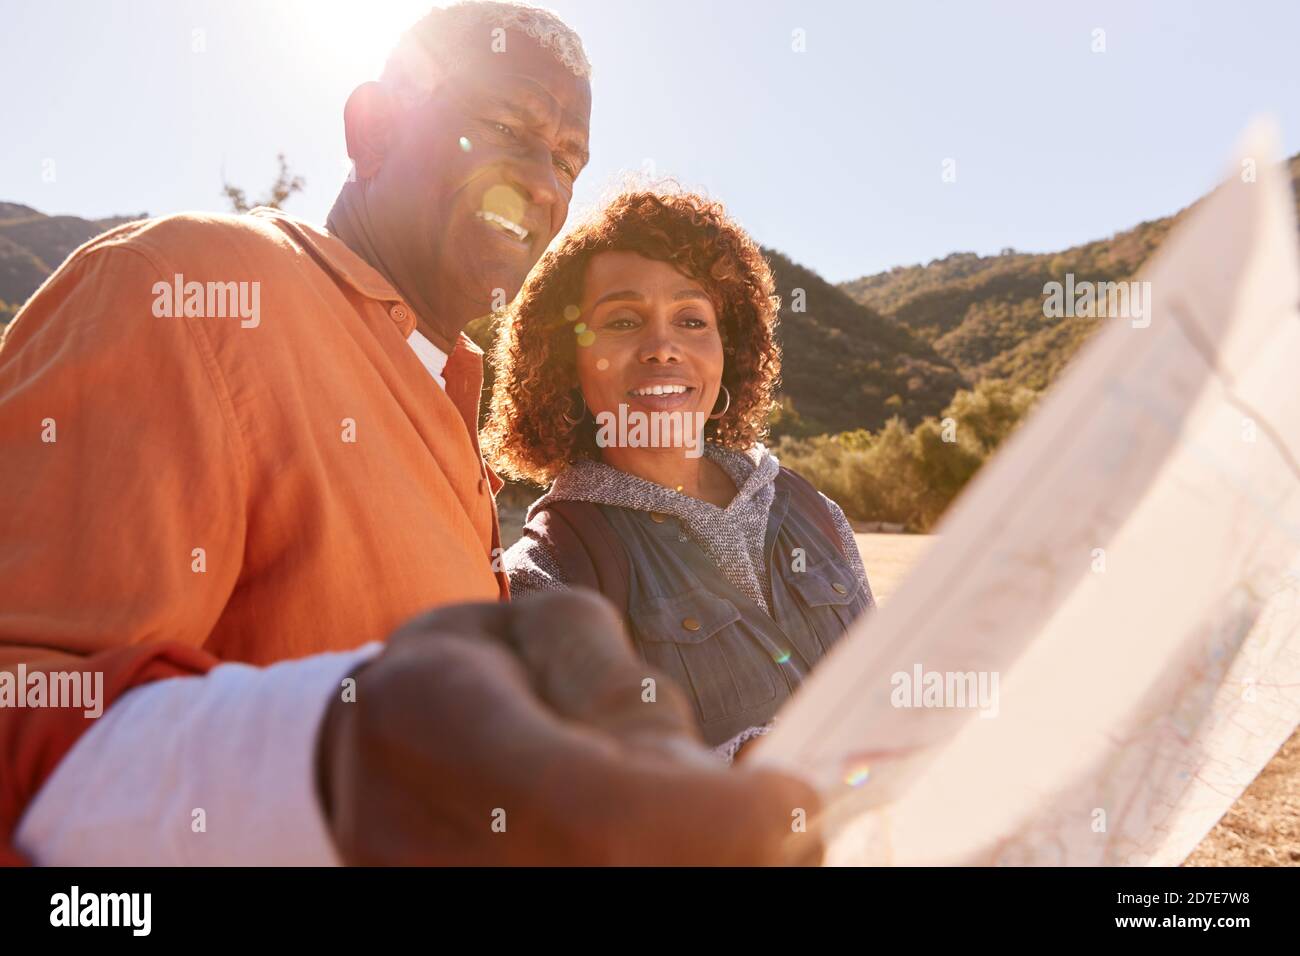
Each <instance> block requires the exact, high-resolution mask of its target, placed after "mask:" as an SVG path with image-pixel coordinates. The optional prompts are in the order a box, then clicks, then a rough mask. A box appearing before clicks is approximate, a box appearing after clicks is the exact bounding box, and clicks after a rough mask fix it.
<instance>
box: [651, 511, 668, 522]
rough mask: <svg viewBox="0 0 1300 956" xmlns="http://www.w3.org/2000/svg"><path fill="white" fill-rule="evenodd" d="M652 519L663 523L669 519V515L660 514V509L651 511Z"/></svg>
mask: <svg viewBox="0 0 1300 956" xmlns="http://www.w3.org/2000/svg"><path fill="white" fill-rule="evenodd" d="M650 520H651V521H653V522H654V523H655V524H663V523H664V522H665V521H667V520H668V516H667V515H665V514H660V513H659V512H658V511H652V512H650Z"/></svg>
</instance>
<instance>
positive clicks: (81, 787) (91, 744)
mask: <svg viewBox="0 0 1300 956" xmlns="http://www.w3.org/2000/svg"><path fill="white" fill-rule="evenodd" d="M382 647H383V645H382V644H380V643H378V642H374V643H371V644H367V645H365V646H364V647H360V648H357V649H356V650H352V651H346V652H343V653H335V654H319V655H316V656H314V657H306V658H301V659H299V660H293V661H284V662H282V663H279V664H274V665H272V666H270V667H264V668H263V667H251V666H249V665H247V664H221V665H218V666H217V667H214V668H213V669H212V670H211V671H209V672H208V673H207V674H205V675H203V676H201V677H176V678H172V679H169V680H162V681H157V682H155V683H152V684H146V685H144V686H142V687H138V688H136V689H134V690H132V691H130V692H128V693H127V694H125V695H124V696H123V697H122V698H121V699H120V700H118V701H117V702H116V703H114V704H113V705H112V706H111V707H110V708H109V709H108V710H107V711H106V712H105V714H104V715H103V716H102V717H100V718H99V719H98V720H97V721H96V722H95V726H94V727H92V728H90V729H89V730H88V731H86V733H84V734H83V735H82V736H81V739H80V740H78V741H77V743H76V744H75V745H74V746H73V748H72V749H71V750H70V751H69V752H68V753H67V754H66V755H65V756H64V758H63V760H62V761H61V762H60V763H59V765H58V766H57V767H56V768H55V770H54V772H53V773H52V774H51V775H50V777H49V779H48V780H47V781H46V782H45V785H44V786H43V787H42V788H41V790H40V792H39V793H37V795H36V797H35V799H34V800H32V802H31V803H30V804H29V805H28V808H27V811H26V813H25V814H24V816H23V818H22V820H21V821H20V822H19V825H18V830H17V833H16V834H15V846H16V847H17V848H18V849H19V851H20V852H22V853H24V854H25V855H26V856H27V858H28V859H30V860H32V861H33V862H34V863H36V864H38V865H43V866H109V865H116V866H135V865H142V866H225V865H241V866H260V865H273V866H327V865H337V864H338V862H339V859H338V855H337V852H336V851H335V849H334V844H333V841H332V840H331V838H330V835H329V832H328V830H327V828H326V824H325V820H324V816H323V814H322V813H321V807H320V801H319V798H318V797H317V793H316V767H315V753H316V736H317V732H318V729H319V726H320V722H321V718H322V717H323V716H324V714H325V710H326V708H327V706H328V705H329V703H330V702H331V701H332V700H333V699H334V695H335V694H340V693H342V681H343V679H344V678H345V677H346V676H347V675H348V673H349V672H350V671H351V670H353V668H355V667H356V666H358V665H359V664H360V663H361V662H363V661H365V660H367V659H369V658H371V657H373V656H374V655H375V654H377V653H378V652H379V650H380V649H381V648H382Z"/></svg>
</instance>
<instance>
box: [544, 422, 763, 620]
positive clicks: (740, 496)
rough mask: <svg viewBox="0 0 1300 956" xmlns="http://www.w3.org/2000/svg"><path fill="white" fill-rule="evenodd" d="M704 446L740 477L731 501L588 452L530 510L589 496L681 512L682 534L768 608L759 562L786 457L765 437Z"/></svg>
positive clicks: (594, 500)
mask: <svg viewBox="0 0 1300 956" xmlns="http://www.w3.org/2000/svg"><path fill="white" fill-rule="evenodd" d="M704 454H705V455H707V456H708V457H709V458H710V459H712V460H713V461H714V462H716V463H717V464H718V465H719V466H720V467H721V468H722V469H723V470H724V471H726V473H727V475H728V476H729V477H730V478H731V480H732V481H733V482H734V483H735V485H736V488H737V492H736V497H735V498H734V499H732V501H731V503H730V504H728V505H727V507H725V508H719V507H718V506H717V505H715V504H712V503H711V502H708V501H703V500H701V499H699V498H692V497H690V496H689V495H684V494H681V493H680V492H677V491H674V490H673V489H672V488H668V487H665V486H664V485H658V484H655V483H654V482H652V481H647V480H646V479H644V478H638V477H637V476H636V475H631V474H628V473H627V472H625V471H619V470H618V469H617V468H612V467H610V466H609V465H606V464H604V463H603V462H598V461H590V460H585V459H584V460H582V461H578V462H576V463H574V464H573V465H570V466H569V467H568V468H566V469H565V470H564V471H562V472H561V473H560V474H559V475H558V476H557V477H556V479H555V481H554V482H553V483H552V484H551V487H550V489H549V490H547V492H546V493H545V494H544V495H542V496H541V497H540V498H538V499H537V500H536V501H535V502H533V504H532V506H531V507H530V508H529V509H528V518H529V520H531V519H532V517H533V515H534V514H536V513H537V511H538V510H539V509H540V508H543V507H545V506H546V504H547V503H549V502H552V501H587V502H591V503H592V504H600V505H614V506H616V507H620V508H629V509H632V510H635V511H647V512H659V513H660V514H666V515H671V516H672V517H674V518H677V519H678V522H679V529H680V530H679V535H680V536H681V538H682V540H683V541H685V540H687V538H688V537H689V538H690V539H692V540H694V541H695V543H696V544H698V545H699V546H700V547H701V548H703V549H704V552H705V553H706V554H708V555H709V556H710V557H711V558H712V559H713V560H714V561H715V562H716V563H717V565H718V567H719V569H720V570H721V571H722V573H723V575H724V576H725V577H726V578H727V580H728V582H730V583H731V584H732V585H733V586H735V587H736V588H738V589H740V590H741V591H743V592H744V593H745V594H747V595H748V596H749V597H750V598H752V599H753V600H754V602H755V603H757V604H758V605H759V606H760V607H762V608H763V609H764V610H767V609H768V608H770V606H771V604H770V584H769V582H768V581H767V575H766V573H760V569H762V568H763V539H764V537H765V536H766V533H767V521H768V515H769V513H770V512H771V509H772V500H773V496H774V494H775V491H776V486H775V484H774V482H775V481H776V476H777V473H778V472H779V471H780V467H781V466H780V462H778V461H777V459H776V456H775V455H773V454H772V453H771V452H769V451H768V450H767V449H766V448H765V447H764V446H763V445H762V444H755V445H754V446H753V447H751V448H750V449H749V450H748V451H743V452H742V451H734V450H731V449H727V448H722V447H720V446H717V445H709V444H706V445H705V446H704ZM769 613H770V612H769Z"/></svg>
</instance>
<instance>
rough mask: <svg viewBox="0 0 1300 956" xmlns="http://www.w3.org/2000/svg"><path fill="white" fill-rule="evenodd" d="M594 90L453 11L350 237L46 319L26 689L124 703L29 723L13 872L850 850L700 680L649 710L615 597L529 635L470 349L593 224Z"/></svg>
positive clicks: (124, 244) (389, 110)
mask: <svg viewBox="0 0 1300 956" xmlns="http://www.w3.org/2000/svg"><path fill="white" fill-rule="evenodd" d="M589 72H590V71H589V67H588V63H587V59H586V56H585V53H584V52H583V49H582V45H581V43H580V41H579V39H578V37H577V36H576V35H575V34H574V33H573V32H572V31H571V30H570V29H568V28H567V27H566V26H565V25H564V24H563V23H561V22H560V21H559V20H558V19H557V18H555V17H554V16H553V15H551V14H548V13H546V12H543V11H540V10H537V9H534V8H529V7H522V6H516V5H513V4H502V3H465V4H458V5H456V6H453V7H450V8H448V9H446V10H435V11H434V12H433V13H431V14H430V15H429V16H428V17H426V18H425V19H423V20H422V21H421V22H420V23H418V24H416V25H415V26H414V27H413V28H412V29H411V30H410V31H409V32H408V34H407V35H406V36H405V37H404V38H403V40H402V41H401V43H400V44H399V46H398V48H397V50H396V51H395V53H394V55H393V56H392V58H391V59H390V61H389V63H388V64H387V66H386V67H385V70H384V73H383V75H382V77H381V80H380V81H379V82H377V83H367V84H364V85H363V86H362V87H360V88H359V89H358V90H357V91H356V92H354V93H353V95H352V96H351V98H350V99H349V101H348V103H347V106H346V108H345V110H344V125H345V128H346V135H347V146H348V153H349V155H350V156H351V157H352V159H353V161H354V166H355V172H356V175H355V177H354V178H353V179H352V180H351V181H349V182H348V183H346V184H345V185H344V187H343V189H342V191H341V193H340V195H339V197H338V200H337V202H336V204H335V206H334V209H333V210H332V212H331V213H330V216H329V220H328V224H327V228H325V229H319V228H316V227H314V226H311V225H309V224H307V223H305V222H302V221H300V220H298V219H295V218H293V217H290V216H287V215H285V214H283V213H280V212H277V211H274V210H258V211H255V212H253V213H251V214H249V215H247V216H242V217H223V216H208V215H179V216H168V217H164V218H161V219H154V220H147V221H143V222H136V223H131V224H128V225H124V226H121V227H119V228H117V229H115V230H113V231H111V232H109V233H106V234H105V235H103V236H100V237H98V238H96V239H94V240H92V241H91V242H89V243H87V244H86V245H85V246H83V247H82V248H81V249H79V250H78V251H77V252H76V253H74V254H73V255H72V256H71V257H70V258H69V259H68V261H67V262H65V263H64V264H63V266H62V267H61V268H60V269H59V270H58V272H56V273H55V274H54V275H53V276H52V277H51V278H50V279H49V280H48V281H47V282H46V283H45V285H43V286H42V287H41V289H40V290H39V291H38V292H37V293H36V294H35V295H34V296H33V298H32V299H31V300H30V301H29V302H28V303H27V305H26V306H25V307H24V308H23V310H22V311H21V312H19V314H18V316H17V317H16V318H15V320H14V322H13V323H12V326H11V327H10V329H9V330H8V333H7V336H6V340H5V341H4V343H3V345H2V346H0V485H3V487H4V488H5V494H6V495H7V497H8V506H7V507H6V508H5V509H4V512H3V514H2V515H0V669H7V670H9V671H16V670H17V669H18V668H19V667H20V666H21V667H22V668H23V669H24V670H25V671H27V672H29V673H44V674H49V675H53V676H54V677H55V678H56V679H59V680H62V682H63V683H62V684H61V686H65V687H67V686H73V687H75V686H78V685H77V684H76V681H77V680H78V679H80V678H81V677H85V678H86V680H87V682H88V683H87V685H86V686H88V687H89V686H93V681H91V677H92V676H94V675H100V679H102V681H103V698H104V700H103V701H101V702H100V703H101V705H106V708H107V709H106V710H105V711H104V713H103V716H102V717H99V718H98V719H91V718H88V717H86V716H84V710H83V709H75V710H74V709H71V708H69V707H58V706H56V707H30V706H27V707H16V706H9V707H4V708H0V760H2V761H3V767H4V771H5V772H4V774H3V775H2V776H0V856H3V857H4V858H6V859H8V860H9V861H11V862H21V861H23V860H24V859H25V860H30V861H33V862H37V863H54V864H68V863H88V864H104V863H147V864H149V863H152V864H172V863H272V864H290V863H292V864H304V863H306V864H314V863H331V862H338V861H340V860H341V861H344V862H362V863H449V862H450V863H472V862H478V863H482V862H498V863H545V862H555V863H604V862H671V863H690V862H712V863H744V862H769V861H776V860H779V859H783V858H785V854H787V853H789V852H790V851H791V844H792V843H793V844H804V845H801V846H796V848H795V850H794V852H795V853H796V854H798V855H799V856H801V857H803V858H805V859H806V858H808V856H809V855H810V854H811V855H813V856H814V857H815V855H816V853H817V852H819V851H818V850H817V849H816V845H815V840H816V838H815V837H812V836H803V837H802V838H800V836H799V835H792V833H791V830H792V827H791V825H790V824H791V820H792V817H797V816H798V814H797V813H796V812H795V811H796V810H797V809H799V808H802V810H803V811H804V812H805V813H811V812H812V809H813V808H812V803H813V801H814V800H815V797H814V796H813V794H812V793H810V792H809V791H808V790H807V789H806V788H805V787H804V786H803V785H802V784H800V783H798V782H796V781H793V780H790V779H787V778H785V777H782V776H779V775H775V774H771V773H764V772H759V771H752V770H745V769H737V770H727V769H725V768H723V767H721V766H720V765H719V764H717V763H716V762H714V761H713V760H712V758H711V757H710V756H709V755H708V754H707V753H705V751H704V750H703V748H702V747H701V746H700V745H699V743H698V741H697V740H696V739H694V738H693V736H692V735H693V731H692V730H691V729H690V727H691V721H690V718H689V715H688V714H687V712H686V710H685V708H684V706H683V704H682V702H681V700H680V698H679V697H678V696H677V695H676V694H675V693H674V692H673V691H672V689H671V686H670V682H669V681H662V682H660V683H659V685H658V694H657V698H658V699H657V702H654V703H646V702H643V700H642V696H641V695H642V687H643V680H644V679H645V677H646V676H653V675H647V674H646V672H645V669H644V667H643V666H642V665H641V664H640V663H639V662H637V661H636V660H635V659H634V658H633V657H632V656H631V654H630V652H629V651H628V648H627V645H626V644H625V642H624V639H623V637H622V635H621V633H620V630H619V624H618V622H617V620H616V618H615V616H614V615H613V614H612V613H611V612H610V611H609V609H608V607H607V606H606V605H605V604H604V603H603V602H601V601H600V599H598V598H596V597H594V596H589V595H582V594H575V595H558V596H552V597H549V598H547V599H545V600H541V601H526V602H520V603H518V604H508V603H504V602H505V599H506V598H507V597H508V592H507V585H506V580H505V577H504V576H503V574H502V573H501V572H500V571H499V570H498V569H497V568H496V567H495V566H494V557H495V555H496V554H498V553H499V547H500V541H499V531H498V525H497V520H496V510H495V504H494V499H493V495H494V492H495V490H496V488H497V487H498V486H499V482H498V480H497V479H496V477H495V475H493V474H492V473H491V472H490V471H489V470H487V468H486V467H485V466H484V464H483V462H482V459H481V457H480V455H479V448H478V440H477V433H476V423H477V412H478V397H479V392H480V388H481V382H482V362H481V353H480V352H479V351H478V350H477V349H476V348H475V347H474V345H473V344H472V343H471V342H470V341H469V339H468V338H466V337H465V335H464V334H463V332H462V329H463V328H464V326H465V325H466V324H467V323H468V322H469V321H471V320H473V319H474V318H476V317H479V316H482V315H485V314H487V313H488V312H489V311H490V310H491V309H492V308H493V307H494V306H499V305H500V304H501V302H502V301H504V300H506V299H509V298H510V297H513V295H514V294H515V292H516V291H517V290H518V289H519V287H520V285H521V283H522V281H523V279H524V276H525V275H526V273H527V272H528V270H529V268H530V267H531V266H532V265H533V263H534V262H536V260H537V258H538V257H539V256H540V254H541V252H542V251H543V249H545V247H546V245H547V244H548V243H549V241H550V240H551V239H552V238H553V237H554V235H555V234H556V233H557V231H558V230H559V229H560V227H561V226H562V224H563V223H564V220H565V217H566V215H567V212H568V207H569V202H570V198H571V196H572V191H573V184H574V180H575V179H576V177H577V176H578V174H579V173H580V172H581V170H582V167H583V166H584V164H585V163H586V161H587V137H588V121H589V115H590V102H591V97H590V87H589V83H588V77H589ZM235 296H237V297H238V300H239V303H240V306H241V308H240V309H239V310H237V316H236V317H235V318H230V317H227V316H228V315H229V311H230V310H229V309H228V308H226V307H225V306H226V305H227V304H228V301H229V300H230V299H231V298H233V297H235ZM214 303H215V304H214ZM253 310H255V311H256V313H257V314H256V316H253V315H252V311H253ZM467 601H477V602H480V603H474V604H463V603H457V602H467ZM429 608H441V610H435V611H434V612H432V613H431V614H427V615H426V616H424V617H416V618H415V619H414V620H413V621H411V619H412V617H413V616H414V615H417V614H418V613H420V612H423V611H426V610H427V609H429ZM408 621H410V623H406V624H405V626H403V622H408ZM390 635H391V638H390V639H388V640H387V641H384V640H383V639H384V638H388V637H389V636H390ZM46 703H60V702H58V701H46ZM63 703H66V702H63Z"/></svg>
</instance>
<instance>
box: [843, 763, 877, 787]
mask: <svg viewBox="0 0 1300 956" xmlns="http://www.w3.org/2000/svg"><path fill="white" fill-rule="evenodd" d="M869 779H871V768H870V767H869V766H867V765H866V764H864V763H862V764H856V765H854V766H852V767H850V768H849V772H848V773H846V774H845V775H844V782H845V783H847V784H848V785H849V786H850V787H860V786H862V785H863V784H864V783H866V782H867V781H868V780H869Z"/></svg>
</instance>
